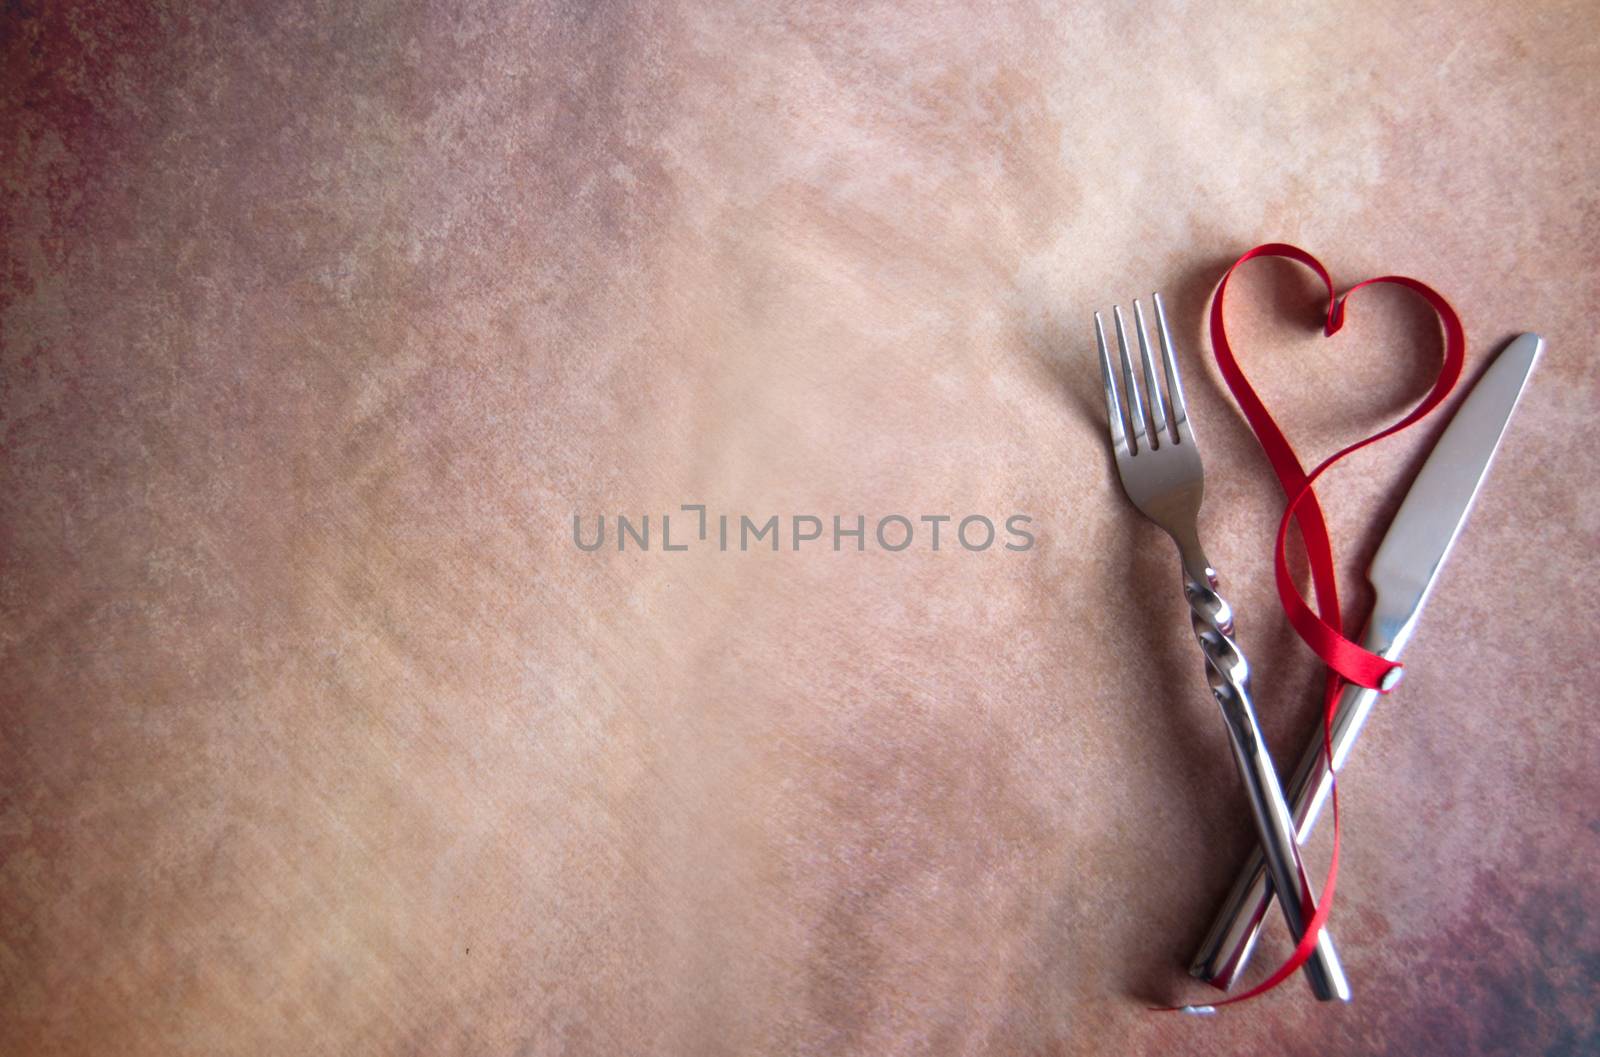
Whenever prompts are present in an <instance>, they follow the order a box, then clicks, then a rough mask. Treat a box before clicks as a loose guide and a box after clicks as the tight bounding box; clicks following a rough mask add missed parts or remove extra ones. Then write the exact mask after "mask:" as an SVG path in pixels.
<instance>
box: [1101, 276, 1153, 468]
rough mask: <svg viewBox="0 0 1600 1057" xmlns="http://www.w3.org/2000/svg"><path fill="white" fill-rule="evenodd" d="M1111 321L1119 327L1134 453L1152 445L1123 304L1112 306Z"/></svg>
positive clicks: (1120, 351)
mask: <svg viewBox="0 0 1600 1057" xmlns="http://www.w3.org/2000/svg"><path fill="white" fill-rule="evenodd" d="M1111 322H1112V324H1113V325H1115V326H1116V328H1117V351H1118V352H1119V353H1120V354H1121V356H1122V384H1123V385H1124V386H1126V387H1127V390H1128V425H1129V427H1130V428H1131V429H1132V430H1133V445H1132V450H1133V454H1135V455H1137V454H1138V453H1139V452H1141V451H1143V450H1145V449H1146V448H1148V447H1149V446H1150V439H1149V437H1147V436H1146V435H1145V418H1144V402H1143V401H1142V400H1141V399H1140V398H1139V380H1138V379H1137V378H1135V377H1134V375H1133V359H1132V358H1131V356H1130V355H1129V352H1128V335H1127V332H1126V331H1125V330H1124V329H1123V325H1122V306H1121V305H1112V306H1111Z"/></svg>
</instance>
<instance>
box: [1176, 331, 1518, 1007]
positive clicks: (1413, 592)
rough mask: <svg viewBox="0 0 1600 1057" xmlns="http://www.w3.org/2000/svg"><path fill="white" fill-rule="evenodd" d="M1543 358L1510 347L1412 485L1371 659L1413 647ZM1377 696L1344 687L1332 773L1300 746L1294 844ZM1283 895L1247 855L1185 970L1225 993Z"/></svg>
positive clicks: (1259, 861) (1370, 644) (1373, 625)
mask: <svg viewBox="0 0 1600 1057" xmlns="http://www.w3.org/2000/svg"><path fill="white" fill-rule="evenodd" d="M1543 351H1544V339H1543V338H1541V337H1539V336H1538V335H1537V334H1523V335H1522V336H1520V337H1518V338H1517V339H1516V340H1515V341H1513V342H1512V343H1511V344H1510V345H1509V346H1507V348H1506V349H1505V351H1503V352H1502V353H1500V355H1499V357H1497V358H1496V360H1495V362H1494V364H1493V366H1491V367H1490V368H1489V370H1488V371H1487V372H1486V373H1485V374H1484V376H1483V378H1482V380H1480V381H1479V382H1478V384H1477V385H1476V386H1474V387H1473V390H1472V392H1471V393H1470V394H1469V395H1468V397H1467V399H1466V401H1465V402H1464V403H1463V404H1462V405H1461V409H1460V410H1459V411H1457V412H1456V415H1455V417H1454V418H1453V419H1452V420H1451V422H1450V425H1449V426H1448V427H1447V428H1446V429H1445V431H1444V435H1443V436H1441V437H1440V438H1439V442H1438V443H1437V444H1435V445H1434V448H1433V451H1432V452H1431V453H1430V454H1429V456H1428V459H1427V462H1426V463H1424V464H1423V467H1422V470H1421V471H1420V472H1419V473H1418V474H1417V478H1416V480H1415V481H1414V482H1412V485H1411V489H1410V491H1409V492H1407V493H1406V498H1405V501H1404V502H1403V503H1402V504H1401V506H1400V509H1399V511H1398V512H1397V513H1396V514H1395V516H1394V521H1393V522H1392V523H1391V524H1390V526H1389V531H1388V533H1387V534H1386V535H1385V536H1384V539H1383V543H1382V544H1381V545H1380V546H1379V547H1378V552H1377V554H1376V556H1375V557H1374V558H1373V559H1372V566H1371V568H1370V569H1369V570H1368V573H1367V576H1368V579H1369V580H1370V581H1371V583H1372V586H1373V589H1374V590H1375V592H1376V595H1377V598H1376V602H1375V604H1374V605H1373V611H1372V616H1371V619H1370V620H1369V622H1368V625H1367V631H1366V634H1365V641H1364V643H1363V645H1365V646H1366V648H1367V649H1369V650H1371V651H1372V652H1373V653H1376V654H1379V655H1381V656H1383V657H1385V658H1387V659H1389V660H1396V659H1398V658H1399V656H1400V652H1401V650H1403V649H1405V646H1406V644H1407V643H1408V642H1409V641H1410V640H1411V635H1412V632H1413V631H1414V630H1415V629H1416V625H1417V618H1418V616H1419V615H1420V614H1421V612H1422V607H1423V606H1424V605H1425V604H1426V603H1427V601H1428V596H1429V594H1430V593H1432V591H1433V587H1434V585H1435V584H1436V583H1437V582H1438V579H1439V572H1440V570H1441V569H1442V568H1443V566H1444V562H1445V559H1446V558H1447V557H1449V555H1450V549H1451V547H1452V546H1453V545H1454V544H1455V541H1456V539H1457V537H1458V536H1459V535H1460V534H1461V529H1462V526H1463V525H1465V524H1466V520H1467V515H1468V513H1469V512H1470V511H1471V509H1472V502H1473V500H1474V499H1475V498H1476V497H1477V494H1478V491H1479V489H1480V488H1481V487H1482V485H1483V481H1484V477H1485V476H1486V475H1487V473H1488V470H1489V464H1490V462H1491V461H1492V460H1493V458H1494V454H1495V451H1496V450H1497V449H1498V448H1499V446H1500V440H1501V438H1502V437H1503V436H1504V435H1505V431H1506V426H1507V424H1508V423H1509V422H1510V420H1511V414H1512V412H1513V411H1515V410H1516V406H1517V400H1518V398H1519V397H1520V396H1521V395H1522V391H1523V389H1524V388H1525V387H1526V385H1527V382H1528V377H1529V375H1530V374H1531V373H1532V371H1533V367H1534V364H1535V363H1536V362H1537V361H1538V359H1539V355H1540V354H1541V353H1542V352H1543ZM1377 697H1378V692H1377V691H1375V690H1367V689H1364V688H1362V687H1359V686H1354V685H1352V686H1348V687H1346V688H1345V691H1344V693H1343V695H1342V696H1341V697H1340V699H1339V702H1338V704H1337V706H1336V711H1335V715H1334V720H1333V725H1332V731H1331V733H1332V738H1331V743H1332V749H1333V770H1332V772H1330V771H1329V769H1328V759H1327V757H1326V756H1325V755H1324V753H1323V744H1322V730H1321V728H1320V727H1319V728H1318V730H1317V731H1316V733H1315V734H1314V735H1313V736H1312V738H1311V739H1310V742H1309V744H1308V745H1307V746H1306V751H1305V754H1304V756H1302V758H1301V760H1300V766H1299V768H1298V769H1297V770H1296V771H1295V774H1294V778H1293V780H1292V781H1290V783H1289V794H1290V797H1291V799H1292V800H1293V802H1294V828H1295V835H1296V839H1297V840H1298V841H1299V842H1301V843H1304V842H1305V841H1306V840H1308V839H1309V838H1310V836H1311V832H1312V830H1313V829H1314V828H1315V827H1316V824H1317V818H1318V815H1319V814H1320V813H1321V811H1322V806H1323V804H1324V803H1325V802H1326V800H1327V797H1328V793H1329V790H1330V789H1331V787H1332V784H1333V782H1332V778H1333V774H1334V773H1337V772H1338V771H1339V770H1340V769H1341V768H1342V767H1343V766H1344V763H1345V761H1346V760H1347V759H1348V758H1349V756H1350V750H1351V748H1352V747H1353V746H1354V745H1355V742H1356V738H1357V737H1358V736H1360V734H1361V728H1362V725H1363V724H1365V723H1366V720H1367V715H1368V713H1369V712H1371V710H1372V705H1373V703H1374V702H1375V701H1376V700H1377ZM1281 890H1282V889H1281V888H1279V887H1278V881H1277V875H1276V873H1273V872H1272V871H1270V870H1269V868H1268V862H1267V861H1266V860H1265V859H1263V857H1262V855H1261V853H1260V852H1259V851H1257V852H1255V853H1254V854H1252V855H1251V857H1250V859H1249V861H1248V862H1247V863H1246V864H1245V867H1244V869H1243V870H1242V871H1241V872H1240V874H1239V877H1238V880H1237V881H1236V882H1235V883H1234V886H1233V889H1232V891H1230V892H1229V893H1228V898H1227V899H1226V900H1225V901H1224V902H1223V905H1222V910H1221V912H1220V913H1219V914H1218V916H1217V920H1216V922H1215V924H1213V925H1212V927H1211V931H1210V933H1209V934H1208V935H1207V936H1206V938H1205V941H1204V942H1203V943H1201V945H1200V950H1199V952H1198V953H1197V954H1196V955H1195V959H1194V963H1193V965H1192V966H1191V968H1190V970H1189V971H1190V972H1191V973H1192V974H1193V975H1195V976H1197V977H1199V978H1201V979H1202V980H1207V981H1209V982H1210V983H1212V984H1215V985H1216V986H1217V987H1220V988H1222V989H1223V990H1227V989H1228V988H1230V987H1232V986H1233V984H1234V982H1235V981H1236V980H1237V979H1238V978H1239V974H1240V973H1241V972H1242V971H1243V970H1244V967H1245V965H1246V964H1247V963H1248V962H1249V960H1250V955H1251V953H1252V951H1253V950H1254V948H1255V942H1256V938H1257V936H1258V935H1259V934H1260V931H1261V924H1262V922H1263V921H1264V920H1265V919H1266V915H1267V910H1268V908H1269V907H1270V906H1271V904H1272V898H1273V892H1274V891H1281Z"/></svg>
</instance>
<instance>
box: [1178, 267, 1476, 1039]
mask: <svg viewBox="0 0 1600 1057" xmlns="http://www.w3.org/2000/svg"><path fill="white" fill-rule="evenodd" d="M1257 257H1287V258H1288V259H1290V260H1292V261H1298V262H1299V263H1301V264H1303V265H1305V266H1306V267H1308V268H1310V269H1311V270H1312V271H1314V272H1316V273H1317V276H1318V277H1319V278H1320V279H1321V280H1322V284H1323V286H1325V287H1326V288H1327V290H1328V318H1327V321H1326V323H1325V324H1324V325H1323V328H1322V332H1323V335H1324V336H1326V337H1332V336H1333V335H1334V334H1336V333H1338V331H1339V329H1340V328H1341V327H1343V326H1344V319H1345V306H1346V304H1347V303H1348V302H1349V300H1350V297H1351V295H1352V294H1354V293H1355V292H1356V291H1357V290H1360V289H1361V288H1362V287H1365V286H1373V285H1375V284H1378V283H1390V284H1392V285H1395V286H1402V287H1404V288H1406V289H1407V290H1410V291H1412V292H1413V293H1416V294H1419V295H1420V296H1421V297H1422V299H1423V300H1425V301H1426V302H1427V303H1428V306H1429V307H1430V308H1432V309H1433V311H1434V314H1436V315H1437V316H1438V317H1439V323H1440V325H1441V326H1442V327H1443V330H1444V359H1443V362H1442V363H1441V364H1440V367H1439V374H1438V376H1437V377H1436V378H1435V379H1434V383H1433V388H1432V389H1430V390H1429V391H1428V395H1427V396H1425V397H1424V398H1423V399H1422V402H1421V403H1419V404H1418V405H1417V406H1416V407H1415V408H1413V409H1412V411H1411V412H1410V413H1409V414H1408V415H1406V416H1405V417H1404V418H1402V419H1400V421H1398V422H1396V423H1394V424H1393V425H1391V426H1388V427H1387V428H1385V429H1382V430H1379V431H1378V432H1377V433H1374V434H1372V436H1370V437H1366V438H1364V439H1362V440H1359V441H1357V442H1356V443H1354V444H1351V445H1350V446H1349V447H1346V448H1342V449H1340V450H1339V451H1337V452H1335V453H1334V454H1332V455H1330V456H1328V458H1326V459H1324V460H1323V461H1322V462H1321V463H1319V464H1318V465H1317V467H1316V469H1314V470H1312V471H1311V472H1310V473H1307V472H1306V471H1305V468H1304V467H1303V466H1302V465H1301V463H1300V459H1299V457H1298V456H1296V455H1295V453H1294V448H1293V447H1292V446H1290V444H1289V440H1288V438H1287V437H1285V436H1284V435H1283V430H1282V429H1280V428H1279V427H1278V423H1277V422H1276V421H1274V420H1273V417H1272V415H1271V413H1270V412H1268V411H1267V407H1266V405H1265V404H1264V403H1262V401H1261V397H1260V396H1258V395H1257V394H1256V391H1255V388H1254V387H1252V386H1251V384H1250V381H1249V379H1247V378H1246V377H1245V374H1244V371H1242V370H1241V369H1240V368H1239V362H1238V360H1237V359H1235V358H1234V354H1233V346H1232V344H1231V343H1229V341H1228V332H1227V328H1226V326H1225V325H1224V324H1223V316H1222V307H1223V300H1224V297H1225V296H1226V294H1227V292H1228V280H1229V279H1231V278H1232V277H1233V273H1234V272H1236V271H1238V270H1239V266H1240V265H1242V264H1244V263H1245V262H1246V261H1249V260H1254V259H1255V258H1257ZM1211 347H1212V351H1213V354H1214V355H1215V356H1216V359H1217V367H1218V368H1219V369H1220V370H1221V372H1222V378H1223V381H1225V382H1226V383H1227V385H1228V389H1229V391H1230V392H1232V393H1233V398H1234V400H1236V401H1238V404H1239V410H1240V411H1242V412H1243V413H1244V417H1245V421H1247V422H1248V423H1249V424H1250V429H1251V430H1252V431H1253V432H1254V433H1255V435H1256V440H1257V441H1259V442H1260V444H1261V450H1262V451H1263V452H1265V453H1266V456H1267V461H1268V462H1270V463H1271V464H1272V471H1273V473H1274V474H1276V475H1277V478H1278V483H1279V485H1281V486H1282V488H1283V493H1284V495H1285V496H1286V497H1287V499H1288V502H1287V503H1286V504H1285V506H1284V510H1283V517H1282V519H1281V520H1280V521H1279V522H1278V537H1277V541H1276V543H1275V544H1274V545H1273V571H1274V573H1275V575H1276V578H1277V586H1278V598H1279V600H1280V601H1281V602H1282V604H1283V611H1284V613H1285V614H1287V615H1288V618H1289V623H1290V624H1291V625H1293V627H1294V629H1295V632H1296V633H1297V634H1299V636H1300V638H1301V639H1303V640H1304V641H1305V643H1306V645H1307V646H1310V647H1311V649H1312V651H1313V652H1315V653H1316V655H1317V656H1318V657H1321V658H1322V660H1323V661H1324V662H1325V663H1326V664H1327V665H1328V681H1327V686H1326V690H1325V692H1324V696H1323V708H1322V750H1323V752H1324V753H1325V754H1326V755H1327V758H1328V760H1329V762H1330V764H1331V762H1332V759H1333V743H1332V737H1333V717H1334V710H1335V709H1336V707H1337V705H1338V701H1339V695H1340V693H1341V691H1342V690H1343V688H1344V684H1345V683H1346V682H1347V681H1348V682H1352V683H1355V684H1357V685H1358V686H1364V687H1368V688H1371V689H1375V690H1378V691H1380V692H1382V693H1387V692H1388V691H1389V690H1390V689H1392V688H1393V686H1394V685H1395V683H1396V681H1397V680H1398V678H1399V673H1400V670H1401V665H1400V664H1399V663H1397V662H1392V661H1387V660H1385V659H1383V658H1382V657H1380V656H1378V655H1377V654H1375V653H1372V652H1371V651H1369V650H1366V649H1363V648H1362V647H1361V646H1360V645H1359V644H1357V643H1355V642H1352V641H1351V640H1350V639H1349V638H1348V637H1347V636H1346V635H1345V633H1344V630H1343V625H1344V621H1343V617H1342V614H1341V613H1340V610H1339V588H1338V583H1337V581H1336V578H1335V566H1334V561H1333V545H1332V543H1331V542H1330V541H1329V539H1328V525H1327V521H1326V520H1325V519H1324V517H1323V514H1322V505H1321V503H1319V502H1318V500H1317V494H1316V492H1315V490H1314V489H1313V485H1314V484H1315V483H1316V480H1317V479H1318V478H1319V477H1321V476H1322V475H1323V473H1325V472H1326V471H1327V470H1328V469H1330V468H1331V467H1332V466H1333V465H1334V464H1335V463H1337V462H1339V460H1341V459H1343V458H1344V457H1345V456H1347V455H1350V454H1352V453H1354V452H1357V451H1360V450H1361V449H1362V448H1365V447H1366V446H1367V445H1369V444H1375V443H1377V442H1378V441H1380V440H1383V439H1384V438H1385V437H1390V436H1393V435H1394V434H1396V433H1398V432H1400V431H1401V430H1403V429H1406V428H1407V427H1409V426H1412V425H1415V424H1416V423H1417V422H1419V421H1421V420H1422V419H1423V418H1425V417H1426V416H1428V415H1429V414H1431V413H1432V412H1433V411H1434V409H1435V408H1437V407H1438V406H1439V405H1440V404H1441V403H1443V402H1444V399H1445V397H1447V396H1449V395H1450V391H1451V390H1452V389H1453V388H1455V385H1456V382H1457V381H1459V380H1460V378H1461V368H1462V365H1463V363H1464V362H1465V360H1466V350H1467V341H1466V336H1465V333H1464V332H1463V330H1462V327H1461V319H1460V317H1459V316H1457V315H1456V311H1455V309H1453V308H1451V307H1450V303H1449V302H1448V301H1446V300H1445V299H1444V298H1443V297H1441V296H1440V295H1439V294H1438V293H1436V292H1435V291H1434V289H1433V288H1432V287H1430V286H1428V285H1427V284H1426V283H1421V282H1418V281H1417V280H1415V279H1409V278H1406V277H1405V276H1403V275H1385V276H1381V277H1379V278H1377V279H1368V280H1366V281H1365V282H1361V283H1357V284H1356V285H1355V286H1353V287H1351V288H1350V289H1349V290H1347V291H1346V292H1345V294H1344V296H1343V297H1339V296H1336V295H1335V293H1334V286H1333V279H1332V278H1330V277H1329V275H1328V270H1327V269H1326V268H1324V267H1323V266H1322V263H1321V262H1320V261H1318V260H1317V259H1316V258H1315V257H1313V256H1311V254H1309V253H1307V252H1306V251H1305V250H1302V249H1298V248H1297V247H1294V246H1289V245H1285V244H1284V243H1281V242H1272V243H1268V244H1266V245H1264V246H1257V247H1256V248H1255V249H1253V250H1251V251H1250V252H1248V253H1246V254H1245V255H1244V256H1242V257H1240V258H1239V259H1238V260H1237V261H1234V262H1233V265H1232V266H1231V267H1230V268H1229V269H1228V271H1227V274H1225V275H1224V276H1223V277H1222V282H1221V283H1220V284H1219V285H1218V286H1217V293H1216V296H1215V297H1214V298H1213V299H1212V301H1211ZM1290 522H1294V523H1296V524H1298V525H1299V526H1300V536H1301V539H1302V540H1303V541H1304V546H1305V551H1306V558H1307V561H1308V563H1309V564H1310V566H1311V582H1312V586H1313V589H1314V592H1315V595H1316V603H1317V608H1316V609H1315V610H1313V609H1312V608H1311V607H1310V606H1309V605H1307V604H1306V600H1305V598H1304V597H1303V596H1302V595H1301V593H1300V589H1299V588H1298V587H1297V586H1296V585H1295V582H1294V578H1293V577H1292V576H1291V575H1290V572H1289V558H1288V546H1289V524H1290ZM1329 770H1330V771H1331V770H1332V768H1331V766H1330V768H1329ZM1332 801H1333V852H1332V855H1331V856H1330V858H1329V862H1328V876H1327V879H1326V880H1325V881H1324V882H1323V886H1322V895H1321V897H1320V898H1319V899H1318V901H1317V903H1316V905H1315V906H1314V907H1306V908H1304V911H1305V914H1306V917H1307V925H1306V931H1305V935H1304V936H1302V937H1301V938H1300V942H1299V944H1298V945H1297V946H1296V947H1295V949H1294V953H1293V954H1291V955H1290V956H1289V959H1288V960H1287V961H1286V962H1284V963H1283V964H1282V965H1281V966H1279V967H1278V969H1277V970H1276V971H1275V972H1273V973H1272V975H1271V976H1269V977H1267V979H1265V980H1264V981H1262V982H1261V983H1260V984H1258V985H1257V986H1255V987H1253V988H1251V989H1250V990H1249V991H1246V992H1245V993H1244V994H1241V995H1237V996H1235V997H1233V998H1229V999H1226V1000H1224V1001H1222V1002H1216V1003H1212V1005H1213V1006H1224V1005H1232V1004H1233V1003H1235V1002H1243V1001H1246V1000H1247V999H1251V998H1254V997H1256V996H1257V995H1260V994H1264V993H1266V992H1267V991H1270V990H1272V989H1273V988H1274V987H1277V986H1278V985H1279V984H1281V983H1282V982H1283V981H1284V980H1286V979H1288V978H1289V977H1290V976H1291V975H1293V973H1294V972H1295V970H1297V969H1299V968H1300V966H1302V965H1304V964H1305V961H1306V959H1307V958H1309V957H1310V956H1311V952H1312V950H1313V949H1314V948H1315V947H1316V941H1317V934H1318V933H1319V932H1321V931H1322V927H1323V925H1324V924H1326V922H1327V920H1328V911H1329V909H1330V908H1331V907H1332V905H1333V893H1334V887H1335V884H1336V882H1337V881H1338V876H1339V787H1338V783H1337V782H1335V783H1333V786H1332ZM1284 895H1285V894H1284V893H1282V892H1280V893H1278V897H1279V898H1280V899H1282V898H1284ZM1180 1008H1187V1007H1180Z"/></svg>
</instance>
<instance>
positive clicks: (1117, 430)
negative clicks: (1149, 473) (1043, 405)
mask: <svg viewBox="0 0 1600 1057" xmlns="http://www.w3.org/2000/svg"><path fill="white" fill-rule="evenodd" d="M1094 341H1095V344H1096V345H1098V346H1099V347H1100V379H1101V381H1103V382H1104V383H1105V386H1106V421H1107V422H1109V423H1110V424H1111V448H1112V450H1113V451H1115V452H1116V453H1117V454H1118V455H1125V454H1128V434H1127V432H1126V431H1125V430H1124V429H1123V426H1122V400H1121V399H1120V398H1118V396H1117V372H1115V371H1113V370H1112V369H1111V353H1110V352H1109V351H1108V350H1107V349H1106V328H1105V324H1104V323H1102V322H1100V313H1099V312H1096V313H1095V314H1094Z"/></svg>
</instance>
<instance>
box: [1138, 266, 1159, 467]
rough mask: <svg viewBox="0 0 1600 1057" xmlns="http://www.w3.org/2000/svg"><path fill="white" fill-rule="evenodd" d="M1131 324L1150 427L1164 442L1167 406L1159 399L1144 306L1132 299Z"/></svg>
mask: <svg viewBox="0 0 1600 1057" xmlns="http://www.w3.org/2000/svg"><path fill="white" fill-rule="evenodd" d="M1133 326H1134V329H1135V330H1136V331H1138V337H1139V362H1140V363H1141V365H1142V366H1143V367H1144V387H1145V391H1146V393H1148V394H1149V398H1150V429H1151V432H1152V434H1153V436H1152V439H1153V440H1154V441H1155V442H1156V443H1157V444H1163V443H1166V436H1165V434H1166V432H1167V408H1166V405H1165V404H1163V403H1162V401H1161V384H1160V383H1159V382H1158V381H1156V361H1155V359H1154V358H1153V357H1152V356H1151V355H1150V338H1149V336H1148V335H1149V328H1148V327H1146V326H1145V324H1144V306H1143V305H1141V304H1139V299H1138V298H1134V300H1133Z"/></svg>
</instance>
